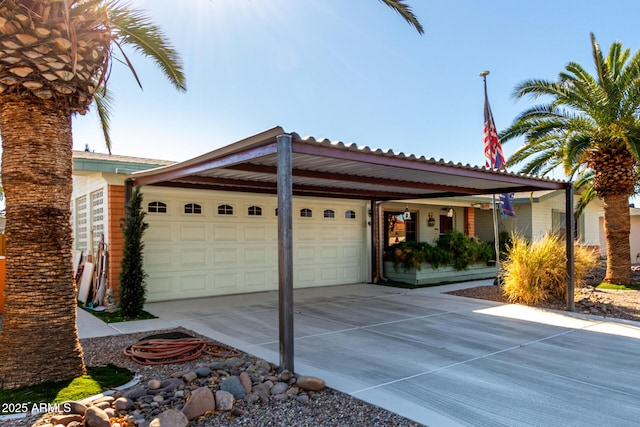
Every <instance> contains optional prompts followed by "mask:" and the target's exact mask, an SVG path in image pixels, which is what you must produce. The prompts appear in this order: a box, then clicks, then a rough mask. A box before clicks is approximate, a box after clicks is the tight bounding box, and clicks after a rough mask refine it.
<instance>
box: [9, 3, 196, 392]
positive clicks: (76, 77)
mask: <svg viewBox="0 0 640 427" xmlns="http://www.w3.org/2000/svg"><path fill="white" fill-rule="evenodd" d="M0 32H1V33H2V42H0V131H1V132H2V175H3V176H2V180H3V186H4V191H5V195H6V210H7V216H8V218H9V220H8V221H7V226H6V233H7V253H6V255H7V259H6V266H7V275H6V287H5V296H6V298H5V306H4V316H3V327H2V333H1V334H0V360H2V363H0V387H2V388H15V387H19V386H22V385H29V384H36V383H40V382H43V381H56V380H64V379H68V378H73V377H76V376H79V375H80V374H82V373H83V372H84V370H85V367H84V361H83V355H82V348H81V346H80V343H79V341H78V333H77V327H76V294H75V289H74V286H73V278H72V264H71V249H72V238H71V224H70V206H71V190H72V188H71V184H72V136H71V117H72V116H73V115H74V114H76V113H80V114H84V113H85V112H86V111H87V109H88V107H89V104H90V103H91V101H92V99H93V98H94V97H97V98H98V99H100V100H102V96H103V95H104V94H103V93H102V92H99V90H104V89H105V88H106V82H107V78H108V76H109V72H110V67H111V63H112V61H114V60H121V61H122V62H124V63H125V64H127V65H129V66H131V62H130V61H129V59H128V57H127V56H126V54H125V52H124V50H123V48H124V47H125V46H130V47H132V48H133V49H134V51H135V52H137V53H140V54H142V55H143V56H146V57H149V58H151V59H152V60H153V61H154V62H155V63H156V64H157V65H158V66H159V68H160V69H161V70H162V72H163V73H164V74H165V75H166V76H167V78H168V79H169V81H170V82H171V83H172V84H173V85H174V86H175V87H176V88H178V89H179V90H184V89H185V78H184V74H183V72H182V63H181V60H180V57H179V56H178V54H177V53H176V52H175V50H174V49H173V47H172V46H171V45H170V44H169V43H168V42H167V40H166V37H165V35H164V34H163V33H162V31H161V30H160V29H159V28H158V27H157V26H155V25H153V24H152V23H151V21H150V20H149V18H148V17H147V16H146V15H145V14H144V13H143V12H141V11H139V10H136V9H132V8H130V7H129V6H127V5H122V4H120V3H119V2H118V1H114V0H64V1H60V0H57V1H54V0H0ZM114 50H115V52H114ZM116 53H118V55H116ZM134 75H135V73H134Z"/></svg>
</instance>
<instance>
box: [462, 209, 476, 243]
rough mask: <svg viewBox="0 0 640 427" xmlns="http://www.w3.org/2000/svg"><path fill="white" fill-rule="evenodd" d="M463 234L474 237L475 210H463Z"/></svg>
mask: <svg viewBox="0 0 640 427" xmlns="http://www.w3.org/2000/svg"><path fill="white" fill-rule="evenodd" d="M464 234H466V235H467V236H471V237H474V236H475V235H476V210H475V209H474V208H464Z"/></svg>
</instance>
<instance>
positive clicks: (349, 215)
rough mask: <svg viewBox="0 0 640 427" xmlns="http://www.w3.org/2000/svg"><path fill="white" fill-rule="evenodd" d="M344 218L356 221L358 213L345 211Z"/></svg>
mask: <svg viewBox="0 0 640 427" xmlns="http://www.w3.org/2000/svg"><path fill="white" fill-rule="evenodd" d="M344 217H345V219H356V212H355V211H352V210H348V211H345V213H344Z"/></svg>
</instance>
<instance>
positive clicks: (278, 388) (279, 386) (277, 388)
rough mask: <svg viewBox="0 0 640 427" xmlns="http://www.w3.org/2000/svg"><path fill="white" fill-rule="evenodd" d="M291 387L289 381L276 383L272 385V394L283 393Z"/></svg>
mask: <svg viewBox="0 0 640 427" xmlns="http://www.w3.org/2000/svg"><path fill="white" fill-rule="evenodd" d="M288 388H289V384H287V383H275V384H274V385H273V387H271V390H270V391H271V394H282V393H284V392H285V391H287V389H288Z"/></svg>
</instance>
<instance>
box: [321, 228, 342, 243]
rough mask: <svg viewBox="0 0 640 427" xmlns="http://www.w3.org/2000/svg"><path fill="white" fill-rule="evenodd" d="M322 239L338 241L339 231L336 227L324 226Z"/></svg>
mask: <svg viewBox="0 0 640 427" xmlns="http://www.w3.org/2000/svg"><path fill="white" fill-rule="evenodd" d="M320 238H321V239H322V240H325V241H326V240H329V241H336V240H338V229H337V228H336V226H335V225H333V226H323V227H322V228H321V233H320Z"/></svg>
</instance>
